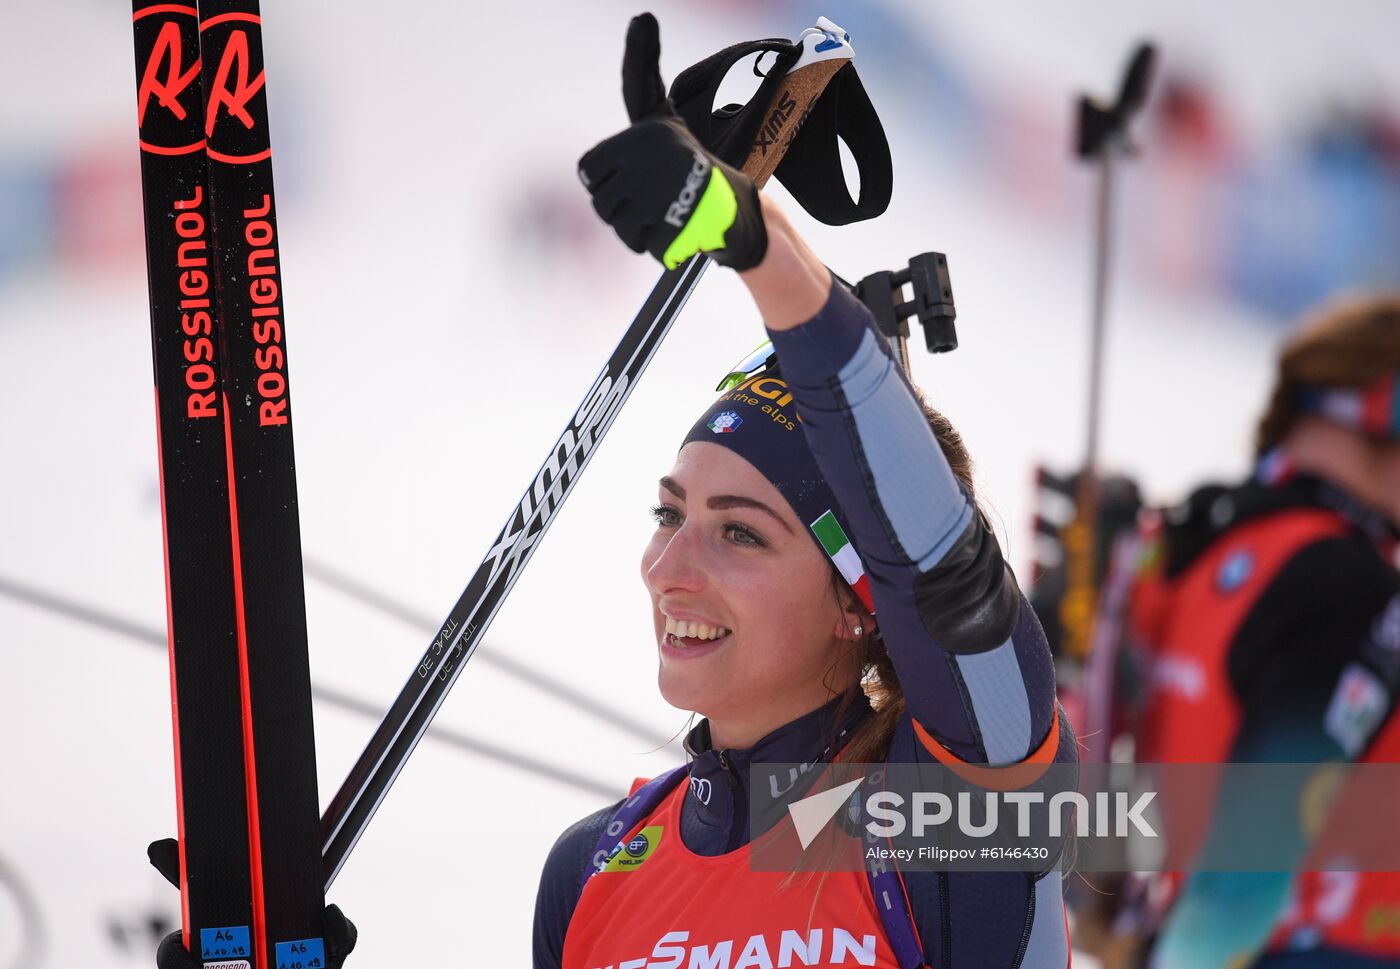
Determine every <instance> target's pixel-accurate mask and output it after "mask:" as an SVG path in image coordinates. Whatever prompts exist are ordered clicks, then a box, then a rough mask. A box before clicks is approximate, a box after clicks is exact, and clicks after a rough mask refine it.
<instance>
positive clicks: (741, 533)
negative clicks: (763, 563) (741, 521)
mask: <svg viewBox="0 0 1400 969" xmlns="http://www.w3.org/2000/svg"><path fill="white" fill-rule="evenodd" d="M724 533H725V535H726V536H728V538H729V540H730V541H731V542H733V543H734V544H735V545H758V546H763V545H766V544H768V543H767V542H765V541H764V540H763V539H761V538H759V537H758V535H757V534H755V533H754V532H751V531H749V529H748V528H746V527H744V526H743V525H736V524H733V523H730V524H728V525H725V526H724Z"/></svg>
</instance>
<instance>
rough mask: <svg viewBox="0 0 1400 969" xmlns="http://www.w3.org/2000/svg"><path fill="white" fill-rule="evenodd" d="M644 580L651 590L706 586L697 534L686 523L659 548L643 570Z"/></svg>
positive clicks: (692, 589)
mask: <svg viewBox="0 0 1400 969" xmlns="http://www.w3.org/2000/svg"><path fill="white" fill-rule="evenodd" d="M646 582H647V586H648V587H650V589H651V591H652V592H655V593H656V594H657V595H665V594H667V593H669V592H699V591H700V590H701V589H702V588H703V587H704V585H705V573H704V568H703V565H702V563H701V554H700V549H699V548H698V543H697V541H696V534H695V533H694V532H693V531H692V530H691V529H690V527H689V526H687V525H682V526H681V527H680V528H678V529H676V531H675V532H673V533H672V534H671V536H670V538H669V539H668V540H667V541H666V543H665V545H663V546H662V547H661V551H660V554H659V555H658V556H657V557H656V558H655V559H654V560H652V562H651V563H650V564H649V565H648V566H647V569H646Z"/></svg>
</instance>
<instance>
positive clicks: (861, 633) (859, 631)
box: [851, 626, 865, 636]
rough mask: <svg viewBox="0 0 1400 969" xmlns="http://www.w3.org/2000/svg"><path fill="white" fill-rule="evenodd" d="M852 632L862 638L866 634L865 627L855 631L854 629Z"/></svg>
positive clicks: (858, 627)
mask: <svg viewBox="0 0 1400 969" xmlns="http://www.w3.org/2000/svg"><path fill="white" fill-rule="evenodd" d="M851 632H853V633H855V634H856V635H857V636H862V635H864V634H865V627H864V626H857V627H856V628H855V629H852V630H851Z"/></svg>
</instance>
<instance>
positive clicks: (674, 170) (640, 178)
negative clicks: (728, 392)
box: [578, 13, 768, 269]
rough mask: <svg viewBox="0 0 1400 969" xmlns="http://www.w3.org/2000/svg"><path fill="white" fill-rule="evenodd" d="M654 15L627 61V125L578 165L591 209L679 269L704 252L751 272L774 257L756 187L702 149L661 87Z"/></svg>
mask: <svg viewBox="0 0 1400 969" xmlns="http://www.w3.org/2000/svg"><path fill="white" fill-rule="evenodd" d="M660 58H661V40H660V37H659V35H658V28H657V25H656V18H655V17H653V16H652V15H651V14H649V13H644V14H642V15H641V16H638V17H633V18H632V23H631V24H629V25H628V27H627V47H626V50H625V52H624V53H623V55H622V98H623V101H625V102H626V104H627V116H628V118H630V119H631V121H632V124H631V126H630V127H628V128H626V129H624V130H623V131H620V132H619V133H617V134H615V135H613V136H612V137H611V138H608V139H607V140H605V141H602V142H599V143H598V144H597V145H595V146H594V147H593V149H592V150H591V151H589V152H588V153H587V154H586V155H584V156H583V157H582V158H580V159H579V163H578V172H579V178H580V179H582V180H583V184H584V187H586V188H587V189H588V191H589V193H590V194H591V195H592V196H593V208H594V209H595V210H596V211H597V213H598V214H599V215H600V216H602V218H603V221H604V222H606V223H608V224H609V225H610V226H612V227H613V229H614V230H615V231H616V232H617V234H618V237H619V238H620V239H622V241H623V242H625V243H626V244H627V245H628V246H629V247H631V249H632V251H633V252H642V251H643V250H645V251H647V252H650V253H651V254H652V255H653V256H655V257H656V258H657V259H660V260H661V262H662V263H663V264H664V265H665V266H666V268H667V269H675V268H676V267H677V266H679V265H680V264H681V263H683V262H685V261H686V260H687V259H689V258H690V257H691V256H693V255H695V254H696V253H697V252H706V253H709V254H710V256H711V258H713V259H714V260H715V262H717V263H719V264H720V265H722V266H729V267H731V268H733V269H752V268H753V267H754V266H757V265H758V264H759V263H760V262H762V261H763V256H764V253H766V252H767V251H768V232H767V230H765V229H764V226H763V212H762V210H761V209H760V207H759V204H758V189H757V187H755V185H754V184H753V182H752V181H751V180H750V179H749V177H748V176H747V175H745V174H744V173H743V172H740V171H737V170H736V169H734V168H731V167H730V166H728V165H726V164H724V162H722V161H720V160H719V159H717V158H716V157H715V156H714V155H712V154H710V153H709V152H708V151H706V150H705V149H704V147H702V146H701V144H700V142H699V141H698V140H696V138H695V136H694V135H692V134H691V133H690V130H689V129H688V128H687V127H686V126H685V122H684V121H682V120H681V119H680V118H679V117H678V116H677V115H676V111H675V108H674V107H673V106H672V104H671V101H670V99H669V98H667V97H666V88H665V86H664V85H663V84H662V83H661V69H660Z"/></svg>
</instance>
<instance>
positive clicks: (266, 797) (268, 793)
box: [199, 0, 326, 969]
mask: <svg viewBox="0 0 1400 969" xmlns="http://www.w3.org/2000/svg"><path fill="white" fill-rule="evenodd" d="M199 18H200V48H201V55H202V56H201V62H202V69H201V73H202V75H203V80H204V98H205V109H204V118H205V123H204V131H205V135H206V137H207V138H208V144H207V147H206V153H207V156H208V186H209V199H210V211H211V215H212V224H213V230H214V242H215V260H214V265H215V269H216V282H217V291H218V310H219V312H218V323H219V334H220V350H221V359H222V361H223V387H224V398H223V403H224V407H223V411H224V422H225V433H226V435H227V441H228V467H229V492H230V496H231V499H232V500H231V507H232V522H231V532H230V534H231V537H232V550H233V560H234V579H235V584H234V593H235V599H236V602H237V605H238V613H239V620H240V621H239V625H238V639H239V651H240V655H241V658H242V674H243V717H244V723H245V731H244V734H245V736H244V759H245V776H246V777H247V782H248V831H249V840H250V847H251V849H252V859H253V861H252V882H253V885H252V887H253V903H254V904H253V913H254V923H255V924H254V945H255V947H256V949H257V954H258V964H259V965H260V966H264V967H276V969H318V967H323V966H325V964H326V962H325V952H324V944H323V941H322V912H323V910H324V905H325V903H324V895H323V892H322V883H321V878H320V851H319V839H318V835H319V820H320V819H319V802H318V797H317V788H316V751H315V737H314V731H313V728H312V717H311V677H310V669H309V662H308V655H307V638H306V605H305V594H304V589H303V584H302V564H301V538H300V525H299V520H298V514H297V490H296V462H295V457H294V454H293V447H292V410H291V398H290V388H289V384H288V371H287V350H286V330H285V326H284V319H283V311H282V305H283V293H282V279H281V273H280V269H279V240H278V237H277V218H276V205H275V202H274V198H273V180H272V151H271V144H270V141H269V137H268V123H267V102H266V87H265V75H264V72H263V51H262V26H261V18H260V16H259V10H258V4H257V2H256V0H200V3H199Z"/></svg>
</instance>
